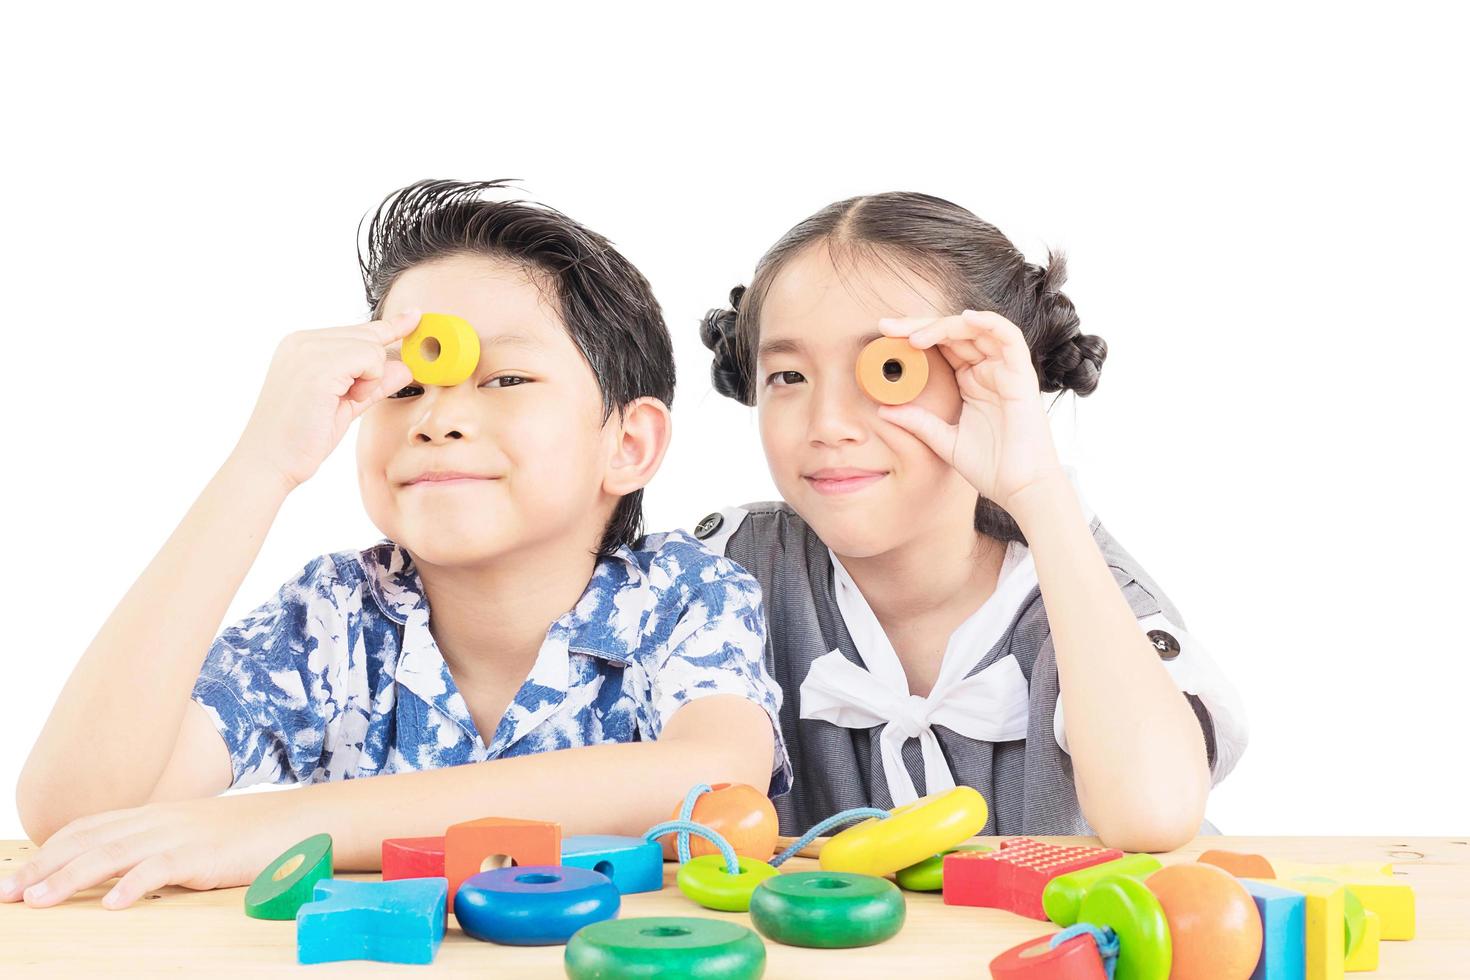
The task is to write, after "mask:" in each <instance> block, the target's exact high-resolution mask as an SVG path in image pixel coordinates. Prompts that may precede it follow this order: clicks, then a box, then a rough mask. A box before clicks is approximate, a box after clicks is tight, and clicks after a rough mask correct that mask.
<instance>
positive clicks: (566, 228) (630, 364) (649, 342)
mask: <svg viewBox="0 0 1470 980" xmlns="http://www.w3.org/2000/svg"><path fill="white" fill-rule="evenodd" d="M508 184H509V181H505V180H479V181H455V180H421V181H419V182H418V183H415V184H411V185H409V186H408V187H404V188H402V189H400V190H396V191H394V192H393V193H392V194H389V195H388V197H387V198H386V199H385V200H384V201H383V203H382V204H380V205H379V206H378V209H377V211H376V212H375V213H374V214H373V215H372V217H371V220H370V221H369V223H368V229H367V236H366V239H365V240H363V238H362V229H361V227H360V226H359V228H358V235H359V242H358V249H357V262H358V267H359V268H360V269H361V271H362V285H363V289H364V291H365V292H366V294H367V301H368V306H369V307H370V308H371V310H372V313H373V316H374V317H375V318H376V317H378V316H380V315H381V314H382V307H383V299H384V297H386V296H387V295H388V290H389V289H391V288H392V286H393V283H395V282H396V281H397V280H398V277H399V276H401V275H403V273H405V272H407V271H408V270H409V269H412V268H413V267H414V266H417V265H421V264H423V263H425V262H431V261H433V260H435V259H441V258H446V257H449V256H455V255H480V256H486V257H488V258H493V259H500V260H502V261H505V262H510V263H513V264H515V265H517V266H520V267H521V268H522V269H524V270H525V271H526V273H527V274H528V275H529V276H530V277H531V279H532V281H533V282H535V283H536V284H537V285H538V286H539V287H540V288H541V289H542V290H543V291H544V292H545V294H546V297H547V299H549V300H551V301H552V303H553V304H554V306H555V308H556V310H557V313H558V314H559V315H560V317H561V321H562V323H563V324H564V325H565V327H566V330H567V333H568V334H569V335H570V336H571V338H572V342H573V343H575V344H576V345H577V348H578V349H579V350H580V351H581V352H582V356H583V357H585V358H586V359H587V363H588V364H589V365H591V367H592V373H593V375H594V376H596V378H597V385H598V388H599V389H600V390H601V392H602V406H603V421H604V422H605V421H606V420H607V419H608V418H610V417H611V416H612V413H613V412H615V411H618V412H620V411H622V409H623V406H625V405H627V404H628V403H629V402H631V401H633V400H635V399H637V398H643V397H652V398H657V399H659V400H661V401H662V402H663V403H664V404H665V405H670V404H672V403H673V401H674V347H673V341H672V340H671V339H670V337H669V331H668V328H667V327H666V326H665V325H664V318H663V313H662V311H661V310H660V309H659V305H658V300H657V299H655V298H654V295H653V290H652V289H651V288H650V287H649V285H648V282H647V280H645V279H644V278H643V276H642V274H641V273H639V271H638V270H637V269H636V268H635V267H634V266H633V264H632V263H631V262H629V261H628V260H627V259H625V258H623V256H622V255H621V254H619V253H618V251H617V250H616V249H615V248H613V246H612V243H611V242H609V241H608V240H607V239H606V238H603V237H602V236H601V235H599V234H597V233H596V232H594V231H591V230H589V229H587V228H585V227H583V226H582V225H580V224H578V223H577V222H575V221H573V220H572V219H571V218H569V217H567V216H566V215H564V214H562V213H561V212H560V211H557V210H556V209H554V208H550V207H546V206H544V205H540V204H534V203H530V202H526V201H487V200H483V199H482V197H481V195H482V194H483V193H484V192H486V191H489V190H500V189H503V188H505V187H506V186H507V185H508ZM364 220H368V219H366V218H365V219H364ZM642 525H643V491H642V490H635V491H634V492H632V493H630V494H626V495H625V496H624V497H623V498H622V499H621V500H619V501H618V503H617V507H616V508H615V509H614V510H613V515H612V519H611V520H610V521H609V522H608V525H607V527H606V529H605V530H604V531H603V536H602V541H601V543H600V544H599V546H598V554H599V555H610V554H612V553H613V552H614V551H616V550H617V548H618V546H619V545H624V544H626V545H632V544H635V543H636V542H637V540H638V538H639V537H640V534H641V529H642Z"/></svg>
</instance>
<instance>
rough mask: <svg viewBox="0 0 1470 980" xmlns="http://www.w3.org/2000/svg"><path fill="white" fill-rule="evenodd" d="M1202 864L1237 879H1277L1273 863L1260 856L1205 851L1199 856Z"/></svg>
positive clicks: (1233, 852)
mask: <svg viewBox="0 0 1470 980" xmlns="http://www.w3.org/2000/svg"><path fill="white" fill-rule="evenodd" d="M1199 863H1200V864H1213V865H1214V866H1215V867H1217V868H1222V869H1224V870H1225V871H1228V872H1230V873H1231V874H1232V875H1234V876H1235V877H1237V878H1265V879H1268V880H1269V879H1272V878H1275V877H1276V869H1275V868H1273V867H1271V862H1270V861H1268V860H1266V859H1265V858H1263V857H1261V855H1259V854H1237V853H1236V852H1235V851H1205V852H1204V853H1203V854H1201V855H1200V856H1199Z"/></svg>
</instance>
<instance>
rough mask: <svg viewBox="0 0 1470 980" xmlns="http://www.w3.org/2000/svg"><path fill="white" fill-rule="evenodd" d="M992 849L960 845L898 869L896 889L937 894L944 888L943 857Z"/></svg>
mask: <svg viewBox="0 0 1470 980" xmlns="http://www.w3.org/2000/svg"><path fill="white" fill-rule="evenodd" d="M990 850H994V848H991V847H986V846H985V845H984V844H961V845H960V846H959V847H951V848H950V849H949V850H947V851H940V852H939V853H938V854H936V855H934V856H933V857H931V858H925V859H924V860H922V861H920V862H919V863H918V864H911V865H909V866H908V867H907V868H901V869H899V872H898V874H896V875H894V876H893V877H894V880H895V881H897V882H898V887H900V888H902V889H904V890H905V891H911V892H937V891H939V890H940V889H941V888H943V887H944V856H945V855H946V854H953V853H954V852H955V851H990Z"/></svg>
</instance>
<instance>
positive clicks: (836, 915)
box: [750, 871, 905, 949]
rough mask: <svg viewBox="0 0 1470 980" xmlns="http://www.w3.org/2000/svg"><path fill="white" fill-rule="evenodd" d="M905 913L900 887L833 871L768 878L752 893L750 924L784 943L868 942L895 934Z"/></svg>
mask: <svg viewBox="0 0 1470 980" xmlns="http://www.w3.org/2000/svg"><path fill="white" fill-rule="evenodd" d="M904 913H905V905H904V900H903V892H901V891H899V890H898V888H897V886H895V885H894V884H893V882H891V881H889V880H888V879H886V878H878V877H874V876H873V875H859V874H848V873H845V872H836V871H798V872H794V873H792V874H785V875H778V876H776V877H774V878H767V879H766V880H765V881H763V882H761V883H760V885H759V886H758V887H757V888H756V890H755V894H753V895H752V896H751V898H750V922H751V925H753V926H755V929H756V931H757V932H759V933H760V934H761V935H762V936H765V937H766V938H767V939H773V940H775V941H776V942H778V943H784V944H786V945H787V946H812V947H816V948H819V949H847V948H849V947H853V946H872V945H874V944H875V943H881V942H883V941H884V940H886V939H892V938H893V937H894V936H896V935H898V931H899V930H900V929H902V928H903V920H904Z"/></svg>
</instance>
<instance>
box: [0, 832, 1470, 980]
mask: <svg viewBox="0 0 1470 980" xmlns="http://www.w3.org/2000/svg"><path fill="white" fill-rule="evenodd" d="M1041 839H1043V840H1049V841H1053V842H1056V843H1096V842H1095V841H1090V840H1087V839H1081V838H1060V837H1053V838H1041ZM987 842H988V843H994V841H993V840H989V841H987ZM1209 848H1223V849H1226V850H1236V851H1251V852H1255V853H1260V854H1265V855H1267V856H1269V857H1276V858H1279V859H1283V860H1293V861H1311V862H1320V863H1324V864H1341V863H1347V862H1356V861H1385V862H1389V861H1391V862H1393V864H1394V867H1395V872H1396V874H1397V875H1398V876H1399V880H1400V881H1404V882H1407V883H1408V884H1410V885H1412V886H1413V887H1414V890H1415V893H1416V896H1417V901H1418V917H1419V924H1418V938H1416V939H1415V940H1414V941H1413V942H1407V943H1384V944H1383V948H1382V959H1381V965H1380V969H1379V971H1378V973H1377V974H1374V975H1375V976H1381V977H1395V978H1397V977H1404V978H1409V977H1455V978H1465V977H1470V839H1467V838H1408V837H1382V838H1358V837H1313V838H1307V837H1281V838H1273V837H1201V838H1199V839H1197V840H1195V841H1194V842H1193V843H1191V844H1190V845H1189V846H1188V847H1184V848H1181V849H1180V850H1178V851H1175V852H1173V853H1172V854H1168V855H1162V856H1161V857H1162V860H1163V861H1164V863H1166V864H1171V863H1174V862H1177V861H1192V860H1194V858H1195V857H1196V856H1197V855H1198V854H1199V853H1200V852H1201V851H1204V850H1207V849H1209ZM32 850H33V846H32V845H30V844H28V843H25V842H20V841H9V842H0V874H3V873H4V872H5V871H7V870H9V869H10V868H13V867H14V866H15V864H16V863H17V862H20V861H24V860H25V858H26V855H27V854H28V853H30V852H31V851H32ZM812 867H815V862H814V861H811V860H808V859H803V858H798V859H795V860H793V861H791V862H790V864H788V865H787V869H788V870H802V869H806V868H812ZM673 872H674V866H673V865H672V864H671V865H668V866H667V867H666V875H667V879H666V882H667V883H666V887H665V888H664V890H663V891H661V892H657V893H653V894H644V895H630V896H628V897H626V898H625V899H624V902H623V912H622V914H623V916H624V917H628V916H638V915H702V916H707V917H709V918H726V919H732V920H734V921H738V922H742V923H745V924H747V925H748V924H749V917H748V916H746V915H743V914H733V913H719V912H710V911H707V910H705V909H702V908H700V907H698V906H697V905H695V904H694V903H692V902H690V901H689V900H687V899H686V898H684V896H683V895H682V894H681V893H680V892H679V890H678V889H677V888H675V887H674V885H673ZM344 877H351V878H368V879H371V878H374V877H376V876H373V875H344ZM104 891H105V887H103V886H99V887H98V888H95V889H92V890H91V891H89V892H86V893H85V894H82V895H79V896H77V897H75V898H73V899H72V900H71V901H69V902H67V903H66V904H64V905H61V906H57V907H56V908H52V909H31V908H27V907H25V906H24V905H0V977H6V978H9V977H23V976H45V977H57V976H104V975H105V976H147V977H158V976H163V975H185V976H200V977H205V976H208V977H222V976H283V975H287V974H291V975H301V976H307V975H311V976H316V977H323V978H326V977H339V976H341V977H346V976H353V977H361V976H370V975H393V974H396V975H400V976H401V975H407V974H408V973H410V972H411V973H412V974H413V975H419V974H420V973H423V974H433V975H435V976H440V975H442V976H464V977H470V976H474V977H485V976H500V977H538V976H547V977H555V976H562V975H563V972H562V947H560V946H553V947H539V948H516V947H509V946H495V945H491V944H489V943H482V942H477V941H475V940H473V939H470V938H468V937H466V936H465V935H464V934H463V933H461V932H460V931H459V928H458V927H457V926H456V925H455V924H454V921H453V919H452V918H451V920H450V925H449V933H448V935H447V936H446V937H445V939H444V944H443V946H442V947H441V948H440V950H439V955H438V958H437V959H436V960H435V961H434V963H433V965H432V966H427V967H423V966H418V967H414V966H396V965H389V964H379V963H365V962H352V963H340V964H323V965H319V966H299V965H298V964H297V963H296V946H295V923H292V922H263V921H260V920H257V919H250V918H247V917H246V916H245V914H244V912H243V911H242V906H243V899H244V891H245V890H244V889H243V888H232V889H224V890H220V891H214V892H191V891H188V890H186V889H181V888H166V889H163V890H162V891H159V892H156V893H153V894H151V895H150V896H148V897H147V898H146V899H144V900H143V901H142V902H140V903H139V904H138V905H137V906H135V907H133V908H131V909H126V910H123V911H119V912H108V911H106V910H104V909H103V908H102V907H101V905H100V904H98V901H99V899H100V898H101V897H102V895H103V894H104ZM906 897H907V899H908V921H907V922H906V923H905V925H904V928H903V931H902V932H901V933H899V935H898V936H897V937H895V938H894V939H891V940H889V941H888V942H886V943H883V944H881V945H878V946H872V947H868V948H866V949H852V950H810V949H797V948H793V947H789V946H781V945H779V944H777V943H767V944H766V952H767V957H768V959H767V968H766V976H767V977H772V978H785V977H793V978H812V977H840V978H842V980H858V978H863V977H874V978H883V980H894V978H898V977H905V976H906V977H909V978H912V980H920V978H925V980H927V978H930V977H988V976H989V971H988V969H987V966H988V964H989V962H990V960H991V958H992V957H994V956H995V955H997V954H998V953H1000V952H1001V951H1002V950H1004V949H1007V948H1008V947H1010V946H1013V945H1015V944H1016V943H1018V942H1020V941H1022V940H1024V939H1028V938H1030V937H1032V936H1039V935H1042V934H1043V933H1046V932H1048V931H1049V928H1048V925H1047V924H1046V923H1042V922H1036V921H1033V920H1030V919H1023V918H1020V917H1018V916H1014V915H1011V914H1009V913H1006V912H999V911H995V910H992V909H971V908H957V907H954V908H952V907H947V906H945V905H944V904H943V903H942V902H941V900H940V898H939V896H937V895H916V894H907V896H906Z"/></svg>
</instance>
